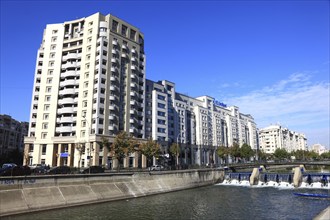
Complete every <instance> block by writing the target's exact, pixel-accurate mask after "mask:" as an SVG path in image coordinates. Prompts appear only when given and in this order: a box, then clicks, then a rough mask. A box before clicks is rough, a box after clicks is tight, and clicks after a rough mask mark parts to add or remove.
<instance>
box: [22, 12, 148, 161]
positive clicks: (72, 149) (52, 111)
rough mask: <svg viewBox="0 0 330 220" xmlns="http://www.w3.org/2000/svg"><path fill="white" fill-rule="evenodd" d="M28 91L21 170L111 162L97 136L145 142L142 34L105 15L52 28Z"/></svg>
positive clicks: (42, 48) (68, 22) (39, 56)
mask: <svg viewBox="0 0 330 220" xmlns="http://www.w3.org/2000/svg"><path fill="white" fill-rule="evenodd" d="M33 88H34V91H33V96H32V104H31V118H30V125H29V133H28V136H27V137H26V138H25V155H26V158H27V159H26V160H24V164H32V163H44V164H49V165H50V166H56V165H68V166H76V167H78V166H81V167H84V166H88V165H92V164H93V165H108V164H112V163H113V161H112V157H111V155H109V154H108V153H107V152H100V151H99V145H98V144H97V143H96V142H95V141H96V139H97V136H104V137H106V138H109V139H111V138H112V137H113V136H114V135H115V134H117V133H118V131H126V132H127V133H129V134H130V135H132V136H133V137H135V138H137V139H143V138H144V128H145V126H144V97H145V94H144V91H145V54H144V36H143V34H142V33H141V32H140V31H139V29H137V28H136V27H134V26H132V25H130V24H128V23H127V22H125V21H123V20H121V19H119V18H117V17H115V16H112V15H110V14H109V15H106V16H104V15H102V14H100V13H96V14H94V15H91V16H89V17H86V18H81V19H77V20H74V21H67V22H64V23H62V24H49V25H47V27H46V29H45V30H44V35H43V40H42V44H41V46H40V49H39V50H38V56H37V62H36V70H35V81H34V86H33ZM79 146H80V147H82V148H83V149H84V152H83V155H81V156H82V158H81V159H77V158H78V157H80V155H79V151H78V150H77V148H79ZM131 156H132V157H134V156H135V155H134V154H133V155H131ZM133 159H134V160H137V158H133ZM134 160H133V162H132V164H134ZM78 163H80V164H78Z"/></svg>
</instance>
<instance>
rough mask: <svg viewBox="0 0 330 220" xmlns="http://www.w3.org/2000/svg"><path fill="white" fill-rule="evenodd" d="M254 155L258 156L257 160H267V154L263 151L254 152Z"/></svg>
mask: <svg viewBox="0 0 330 220" xmlns="http://www.w3.org/2000/svg"><path fill="white" fill-rule="evenodd" d="M254 152H255V154H256V155H258V160H261V161H265V160H267V154H266V153H265V152H264V151H263V150H260V149H258V150H255V151H254Z"/></svg>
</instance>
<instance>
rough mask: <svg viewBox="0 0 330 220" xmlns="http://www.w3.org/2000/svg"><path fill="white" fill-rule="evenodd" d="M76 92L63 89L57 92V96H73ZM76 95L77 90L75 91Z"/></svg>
mask: <svg viewBox="0 0 330 220" xmlns="http://www.w3.org/2000/svg"><path fill="white" fill-rule="evenodd" d="M75 93H76V90H75V89H63V90H60V91H59V93H58V94H59V95H69V94H75ZM77 93H78V90H77Z"/></svg>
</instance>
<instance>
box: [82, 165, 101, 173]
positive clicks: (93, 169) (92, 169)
mask: <svg viewBox="0 0 330 220" xmlns="http://www.w3.org/2000/svg"><path fill="white" fill-rule="evenodd" d="M104 170H105V169H104V167H101V166H90V167H86V168H82V169H81V170H80V173H104Z"/></svg>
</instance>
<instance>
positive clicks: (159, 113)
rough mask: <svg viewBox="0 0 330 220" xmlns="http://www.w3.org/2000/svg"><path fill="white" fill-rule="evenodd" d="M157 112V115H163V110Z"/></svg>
mask: <svg viewBox="0 0 330 220" xmlns="http://www.w3.org/2000/svg"><path fill="white" fill-rule="evenodd" d="M157 114H158V116H165V112H162V111H158V112H157Z"/></svg>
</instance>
